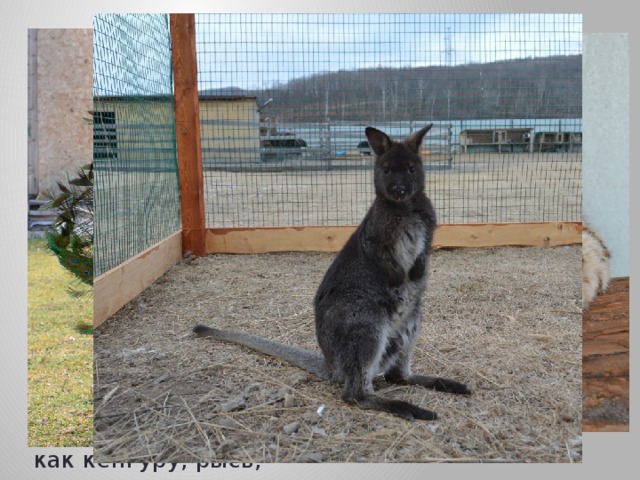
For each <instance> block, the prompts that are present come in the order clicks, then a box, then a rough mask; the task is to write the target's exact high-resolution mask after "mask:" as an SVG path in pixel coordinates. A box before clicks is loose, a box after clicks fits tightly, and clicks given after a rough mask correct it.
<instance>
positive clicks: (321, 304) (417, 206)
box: [193, 125, 471, 420]
mask: <svg viewBox="0 0 640 480" xmlns="http://www.w3.org/2000/svg"><path fill="white" fill-rule="evenodd" d="M431 126H432V125H428V126H427V127H425V128H423V129H422V130H420V131H419V132H416V133H415V134H413V135H411V136H410V137H408V138H407V139H405V140H404V141H403V142H396V141H394V140H392V139H391V138H389V136H388V135H386V134H385V133H383V132H381V131H380V130H377V129H375V128H371V127H368V128H367V129H366V130H365V134H366V136H367V139H368V140H369V144H370V145H371V149H372V150H373V152H374V153H375V167H374V184H375V193H376V198H375V200H374V202H373V205H372V206H371V208H370V209H369V211H368V212H367V214H366V216H365V217H364V219H363V220H362V223H360V225H359V226H358V228H357V229H356V231H355V232H354V233H353V235H352V236H351V237H350V238H349V240H348V241H347V243H346V244H345V246H344V247H343V248H342V250H341V251H340V253H338V255H337V256H336V258H335V260H334V261H333V263H332V264H331V266H330V267H329V269H328V270H327V273H326V274H325V276H324V279H323V280H322V283H321V284H320V287H319V288H318V291H317V293H316V296H315V299H314V307H315V320H316V337H317V340H318V344H319V345H320V349H321V350H322V354H320V353H315V352H311V351H308V350H303V349H300V348H296V347H291V346H288V345H284V344H281V343H277V342H273V341H270V340H266V339H264V338H261V337H257V336H254V335H249V334H246V333H239V332H231V331H227V330H219V329H216V328H210V327H206V326H203V325H197V326H196V327H195V328H194V329H193V331H194V332H195V333H196V334H198V335H200V336H210V337H214V338H215V339H218V340H224V341H229V342H233V343H237V344H240V345H244V346H246V347H249V348H251V349H254V350H257V351H259V352H262V353H265V354H267V355H271V356H274V357H279V358H281V359H283V360H286V361H287V362H289V363H291V364H293V365H296V366H298V367H301V368H303V369H305V370H307V371H310V372H312V373H314V374H316V375H317V376H319V377H321V378H324V379H328V380H331V381H336V382H340V383H343V384H344V390H343V393H342V398H343V399H344V400H345V401H346V402H348V403H352V404H356V405H358V406H360V407H363V408H370V409H376V410H383V411H386V412H391V413H393V414H395V415H398V416H400V417H403V418H406V419H408V420H414V419H420V420H433V419H435V418H437V415H436V414H435V413H434V412H431V411H429V410H425V409H423V408H420V407H417V406H415V405H412V404H410V403H408V402H404V401H401V400H390V399H386V398H382V397H380V396H378V395H376V394H375V392H374V390H373V379H374V377H376V376H377V375H379V374H384V377H385V379H386V380H387V381H389V382H393V383H402V384H413V385H422V386H424V387H428V388H434V389H435V390H439V391H444V392H451V393H460V394H469V393H471V392H470V390H469V389H468V388H467V386H466V385H464V384H462V383H459V382H456V381H454V380H448V379H445V378H437V377H427V376H423V375H415V374H413V373H412V372H411V356H412V354H413V349H414V347H415V345H416V342H417V340H418V337H419V334H420V327H421V324H422V312H421V299H422V294H423V292H424V290H425V286H426V280H427V267H428V259H429V254H430V251H431V242H432V239H433V232H434V230H435V227H436V214H435V211H434V209H433V206H432V205H431V201H430V200H429V198H428V197H427V196H426V195H425V193H424V166H423V164H422V159H421V158H420V155H419V153H418V152H419V149H420V144H421V143H422V139H423V137H424V135H425V134H426V133H427V132H428V131H429V129H430V128H431Z"/></svg>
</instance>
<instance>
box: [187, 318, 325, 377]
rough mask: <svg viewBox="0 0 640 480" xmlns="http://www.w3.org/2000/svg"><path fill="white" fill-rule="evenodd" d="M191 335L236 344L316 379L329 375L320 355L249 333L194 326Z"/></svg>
mask: <svg viewBox="0 0 640 480" xmlns="http://www.w3.org/2000/svg"><path fill="white" fill-rule="evenodd" d="M193 333H195V334H196V335H198V336H200V337H213V338H215V339H216V340H222V341H225V342H231V343H236V344H238V345H243V346H245V347H248V348H250V349H252V350H256V351H258V352H261V353H264V354H265V355H269V356H272V357H276V358H280V359H282V360H285V361H287V362H289V363H291V364H292V365H295V366H297V367H300V368H302V369H304V370H307V371H308V372H311V373H313V374H315V375H317V376H318V377H320V378H322V379H325V380H327V379H328V378H329V374H328V372H327V369H326V367H325V362H324V357H323V356H322V354H321V353H317V352H312V351H309V350H304V349H302V348H298V347H292V346H290V345H285V344H284V343H278V342H274V341H272V340H267V339H266V338H262V337H258V336H255V335H251V334H249V333H242V332H233V331H230V330H220V329H218V328H212V327H207V326H205V325H196V326H195V327H193Z"/></svg>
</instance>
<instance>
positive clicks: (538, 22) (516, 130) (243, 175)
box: [196, 14, 582, 227]
mask: <svg viewBox="0 0 640 480" xmlns="http://www.w3.org/2000/svg"><path fill="white" fill-rule="evenodd" d="M196 50H197V57H198V87H199V95H200V117H201V118H200V121H201V132H202V133H201V135H202V155H203V162H204V178H205V203H206V206H205V209H206V215H207V227H259V226H305V225H350V224H357V223H358V222H359V221H360V219H361V218H362V217H363V216H364V214H365V212H366V209H367V208H368V206H369V204H370V202H371V200H372V199H373V188H372V178H371V176H372V157H371V152H370V150H369V146H368V144H367V142H366V138H365V136H364V128H365V127H366V126H374V127H376V128H379V129H381V130H383V131H385V132H387V133H388V134H390V135H391V136H392V137H394V138H398V139H400V138H403V137H404V136H406V135H408V134H409V133H410V132H412V131H415V130H417V129H419V128H421V127H422V126H424V125H426V124H428V123H434V127H433V129H432V131H431V132H430V133H429V134H428V135H427V138H426V141H425V143H424V145H423V152H422V153H423V157H424V159H425V165H426V167H425V168H426V169H427V185H426V190H427V193H428V194H429V196H430V197H431V198H432V200H433V202H434V205H435V207H436V210H437V213H438V217H439V221H440V222H441V223H483V222H537V221H541V222H545V221H579V220H580V219H581V149H582V122H581V115H582V105H581V101H582V18H581V16H580V15H573V14H552V15H551V14H550V15H547V14H199V15H196Z"/></svg>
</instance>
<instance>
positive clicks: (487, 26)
mask: <svg viewBox="0 0 640 480" xmlns="http://www.w3.org/2000/svg"><path fill="white" fill-rule="evenodd" d="M196 25H197V26H196V42H197V50H198V69H199V75H200V88H201V89H205V88H223V87H230V86H236V87H240V88H246V89H253V88H266V87H270V86H272V85H273V84H276V83H285V82H287V81H289V80H291V79H293V78H299V77H302V76H308V75H311V74H314V73H326V72H331V71H337V70H355V69H359V68H369V67H376V66H384V67H417V66H430V65H447V64H451V65H458V64H467V63H484V62H493V61H497V60H505V59H512V58H526V57H543V56H549V55H571V54H580V53H582V16H581V15H580V14H201V15H196Z"/></svg>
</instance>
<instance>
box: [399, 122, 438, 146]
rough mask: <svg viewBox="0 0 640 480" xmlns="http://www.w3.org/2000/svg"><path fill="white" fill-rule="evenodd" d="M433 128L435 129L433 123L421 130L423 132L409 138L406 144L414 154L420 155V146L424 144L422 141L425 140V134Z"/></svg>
mask: <svg viewBox="0 0 640 480" xmlns="http://www.w3.org/2000/svg"><path fill="white" fill-rule="evenodd" d="M431 127H433V123H430V124H429V125H427V126H426V127H424V128H423V129H421V130H419V131H417V132H416V133H414V134H413V135H411V136H410V137H409V138H407V139H406V140H405V141H404V144H405V145H406V146H407V148H408V149H409V150H411V151H412V152H413V153H418V152H419V151H420V144H421V143H422V139H423V138H424V136H425V134H426V133H427V132H428V131H429V130H431Z"/></svg>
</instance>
